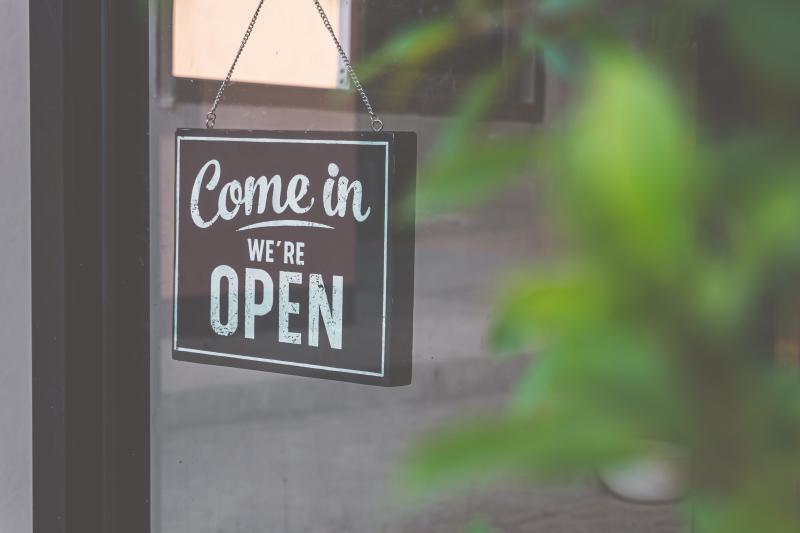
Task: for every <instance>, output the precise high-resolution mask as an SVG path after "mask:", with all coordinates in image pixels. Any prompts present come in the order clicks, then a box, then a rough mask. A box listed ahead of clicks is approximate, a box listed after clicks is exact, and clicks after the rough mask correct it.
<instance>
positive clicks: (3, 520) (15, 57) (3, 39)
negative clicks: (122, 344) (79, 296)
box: [0, 0, 32, 533]
mask: <svg viewBox="0 0 800 533" xmlns="http://www.w3.org/2000/svg"><path fill="white" fill-rule="evenodd" d="M0 56H2V57H1V58H0V105H2V110H1V111H0V122H1V123H2V124H0V531H2V532H9V533H12V532H13V533H26V532H29V531H31V518H32V512H31V303H30V270H31V265H30V263H31V261H30V133H29V130H30V117H29V93H28V80H29V76H28V57H29V56H28V0H0Z"/></svg>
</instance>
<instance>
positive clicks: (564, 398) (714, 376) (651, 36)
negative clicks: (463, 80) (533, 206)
mask: <svg viewBox="0 0 800 533" xmlns="http://www.w3.org/2000/svg"><path fill="white" fill-rule="evenodd" d="M498 17H502V18H503V20H506V21H507V22H508V24H510V25H511V27H512V30H513V31H514V32H516V33H517V34H518V35H519V36H520V39H518V40H517V41H518V42H519V46H518V49H517V50H514V51H512V52H511V53H510V57H511V60H510V61H509V62H508V64H506V65H502V66H498V67H496V68H494V69H492V70H489V71H487V72H484V73H482V74H481V75H479V76H477V77H476V78H475V80H474V81H473V83H472V86H471V87H470V89H469V90H468V91H466V93H465V95H464V97H463V99H462V101H461V102H459V104H458V110H457V112H456V114H455V116H454V117H453V119H452V121H451V122H450V123H449V125H448V126H447V127H446V128H445V131H444V132H443V133H442V135H441V138H440V139H439V141H438V142H439V144H438V149H437V150H435V156H434V157H433V159H432V160H431V161H428V162H427V167H426V172H424V173H423V176H422V178H421V180H420V189H419V197H418V206H419V207H420V208H422V209H423V210H424V211H432V210H442V209H453V208H460V207H463V206H465V205H470V204H472V203H475V202H478V201H481V200H483V199H485V198H487V197H489V196H490V194H491V193H493V192H495V191H497V190H500V189H502V188H505V187H508V186H509V184H510V183H511V182H512V180H525V179H537V180H540V181H541V180H546V181H547V183H548V186H547V187H545V189H546V192H547V194H548V195H551V196H552V198H548V201H547V202H545V204H546V205H548V206H549V207H551V208H552V214H551V215H552V216H551V218H550V220H553V221H554V223H555V225H556V229H555V230H554V231H555V232H556V233H557V234H558V235H559V236H560V237H563V238H564V239H565V241H566V242H567V245H566V246H565V250H564V251H563V253H559V254H558V258H557V259H556V260H553V261H552V262H551V263H550V264H549V265H548V266H547V267H546V268H540V269H538V270H535V271H525V272H521V273H517V274H515V275H510V276H509V278H508V279H507V291H506V296H505V297H504V298H503V299H502V301H501V302H500V304H499V306H498V310H497V312H496V315H495V323H494V326H493V330H492V339H493V343H494V346H495V347H496V349H497V351H498V353H502V354H535V357H531V363H530V365H529V367H528V369H527V371H526V372H525V373H524V375H522V376H521V377H520V380H519V383H518V385H517V387H516V389H515V390H514V391H513V401H512V402H511V404H510V405H509V407H508V409H507V410H506V412H504V413H493V414H492V415H491V416H487V417H485V418H482V419H477V420H474V419H473V420H467V421H464V422H462V423H460V424H455V425H454V426H453V427H449V428H445V429H444V430H442V431H441V432H440V433H438V434H435V435H432V436H431V437H430V439H428V440H427V441H426V442H423V443H420V444H419V446H418V447H417V448H416V449H415V450H414V452H413V454H412V457H411V458H410V459H409V461H408V462H407V464H406V465H405V467H404V469H403V476H404V479H405V480H406V482H407V483H410V484H411V486H413V487H415V488H417V489H423V488H427V489H432V488H436V487H440V486H442V484H443V483H448V482H450V483H452V482H468V481H474V480H486V479H490V478H492V479H493V478H495V477H501V476H515V477H519V476H523V477H525V478H530V479H554V478H556V479H558V478H571V477H573V476H576V475H583V474H587V473H593V472H594V471H595V470H596V469H597V468H598V467H603V466H609V465H610V466H613V465H619V464H624V463H625V462H626V461H628V460H634V459H636V458H637V457H642V456H645V455H646V454H648V453H650V452H652V451H653V449H654V447H657V446H659V444H658V443H665V442H666V443H671V444H672V445H676V446H679V447H680V448H681V449H684V450H686V453H687V456H688V457H689V461H688V465H687V468H686V470H687V475H688V484H689V487H688V489H689V496H688V498H687V501H686V509H687V517H690V516H691V521H692V523H693V525H694V530H695V531H697V532H699V533H754V532H775V533H779V532H780V533H783V532H786V533H796V532H797V531H800V377H799V376H798V372H797V370H796V369H792V368H781V367H779V366H778V365H776V363H775V357H774V342H775V334H774V331H773V330H774V328H773V326H774V325H776V324H780V323H782V322H784V321H790V320H791V319H792V317H796V316H797V315H798V313H797V312H796V311H797V307H798V303H799V302H800V299H798V297H797V293H796V286H797V280H798V279H800V235H799V233H800V153H798V146H797V140H798V137H797V130H798V127H800V121H798V113H800V98H799V97H798V94H799V93H798V90H800V63H798V61H797V58H798V57H800V38H798V37H799V36H800V2H797V0H774V1H773V0H769V1H762V2H753V1H752V0H725V1H722V0H716V1H714V0H704V1H699V0H697V1H690V0H671V1H667V0H664V1H649V2H647V1H623V0H617V1H610V0H605V1H604V0H541V1H534V0H528V1H525V0H518V1H512V2H500V3H498V2H480V1H471V2H464V3H463V5H462V7H461V8H460V9H459V10H458V11H457V12H456V13H449V14H446V15H444V16H443V17H442V18H441V19H439V20H435V21H433V22H431V23H429V24H427V25H425V26H423V27H420V28H416V29H414V30H411V31H410V32H408V33H405V34H403V35H402V36H400V37H398V38H397V39H396V40H394V41H393V42H391V43H390V44H389V45H388V46H387V47H386V48H385V49H384V50H383V51H382V52H380V53H379V54H378V55H377V56H376V58H374V59H373V61H372V62H371V63H370V64H369V65H368V68H367V70H368V71H370V72H372V71H377V70H379V69H381V68H382V67H386V66H387V65H391V63H392V62H395V61H397V60H399V59H402V60H403V61H404V62H406V63H408V62H411V63H413V64H416V65H417V66H421V65H424V64H425V63H426V62H428V61H433V60H434V59H435V58H436V57H437V56H438V55H439V54H442V53H444V52H446V51H448V50H451V49H454V48H455V49H457V47H458V46H460V45H462V44H463V43H464V42H465V41H467V40H468V39H470V38H471V37H472V36H475V35H478V34H480V33H481V32H482V31H489V30H488V28H491V27H493V24H492V21H494V20H497V19H498ZM711 32H713V42H715V43H718V44H719V47H720V50H721V53H722V55H724V56H725V57H727V58H729V59H730V62H731V64H732V66H733V67H734V69H735V72H737V73H738V75H737V77H736V79H735V80H734V82H735V83H736V85H735V86H730V87H727V86H722V85H720V86H719V87H718V89H717V90H718V91H719V92H718V93H715V94H708V91H707V90H706V91H705V93H704V92H703V91H699V90H698V88H699V87H701V86H702V83H708V80H709V79H710V78H711V77H713V75H714V73H713V71H712V70H713V68H714V67H715V65H714V64H710V63H708V62H706V63H703V62H701V61H698V59H699V57H698V56H699V55H700V54H701V53H702V49H701V48H698V46H697V42H698V39H702V38H703V37H704V36H709V35H710V33H711ZM535 52H538V53H540V54H541V55H542V57H544V58H545V60H546V62H547V66H548V72H550V74H551V75H554V76H558V77H559V78H561V82H562V83H564V84H567V85H571V86H572V87H573V89H574V90H575V97H574V101H573V102H572V104H571V106H570V110H569V112H565V113H563V114H562V115H561V116H556V117H548V119H547V124H546V125H545V126H544V127H537V128H535V129H533V130H531V131H528V132H527V133H520V134H507V135H505V136H497V135H488V133H487V128H486V127H485V125H484V123H483V120H484V118H485V117H486V116H487V114H488V113H489V112H490V111H491V109H492V106H493V105H494V104H495V102H496V101H497V99H498V98H499V96H500V93H501V91H502V86H503V84H502V80H503V79H504V77H505V76H508V75H509V70H512V71H513V70H514V69H515V68H517V66H518V65H520V64H522V63H523V62H524V61H526V60H530V58H531V56H532V54H533V53H535ZM706 61H708V60H707V59H706ZM709 69H711V70H709ZM405 71H407V69H404V72H405ZM701 80H705V81H701ZM399 83H402V84H403V86H405V87H410V86H412V85H413V83H414V80H413V79H405V80H401V81H399ZM728 91H730V92H731V93H732V94H738V95H745V97H744V98H742V99H741V101H743V102H747V105H746V107H745V108H742V109H737V110H735V111H737V113H735V114H740V115H742V117H744V118H743V119H740V120H736V119H735V117H733V118H731V117H726V116H723V117H720V116H717V115H718V114H717V115H714V113H708V112H707V109H708V108H709V107H711V108H714V106H715V103H716V102H715V100H717V99H719V100H723V101H724V100H726V99H727V98H728V96H729V95H728V94H727V93H728ZM739 111H740V112H741V113H738V112H739ZM534 177H535V178H534ZM529 357H530V356H529ZM475 527H478V528H480V526H475Z"/></svg>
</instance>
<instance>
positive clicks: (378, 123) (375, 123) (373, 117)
mask: <svg viewBox="0 0 800 533" xmlns="http://www.w3.org/2000/svg"><path fill="white" fill-rule="evenodd" d="M312 1H313V2H314V5H315V6H316V7H317V11H318V12H319V16H320V17H321V18H322V23H323V24H324V25H325V29H327V30H328V33H330V35H331V38H332V39H333V43H334V44H335V45H336V49H337V50H338V51H339V57H341V58H342V63H344V66H345V68H346V69H347V73H348V75H349V76H350V79H351V80H353V86H354V87H355V88H356V91H357V92H358V95H359V97H361V101H362V102H363V103H364V107H365V108H366V110H367V113H368V114H369V120H370V125H371V127H372V129H373V131H376V132H379V131H382V130H383V121H382V120H381V119H380V118H378V115H377V113H375V110H374V109H373V108H372V104H370V102H369V98H368V97H367V93H366V91H365V90H364V87H363V86H362V85H361V81H360V80H359V79H358V76H357V75H356V72H355V70H354V69H353V65H352V64H351V63H350V58H349V57H348V56H347V52H345V51H344V47H343V46H342V44H341V43H340V42H339V38H338V37H336V32H335V31H333V26H332V25H331V21H330V20H329V19H328V15H327V14H326V13H325V9H323V7H322V5H321V4H320V3H319V0H312ZM263 5H264V0H259V2H258V6H257V7H256V11H255V13H253V18H252V19H251V20H250V24H249V25H248V26H247V31H245V32H244V37H242V44H240V45H239V50H238V51H237V52H236V56H235V57H234V58H233V63H231V68H230V69H228V74H227V75H226V76H225V79H224V80H222V83H220V85H219V89H218V90H217V95H216V96H215V97H214V103H213V104H212V105H211V111H209V112H208V114H207V115H206V128H208V129H213V128H214V125H215V124H216V122H217V107H219V104H220V102H221V101H222V96H223V95H224V94H225V89H227V88H228V86H229V85H230V84H231V76H233V71H234V69H235V68H236V63H238V62H239V57H240V56H241V55H242V51H244V47H245V46H246V45H247V41H248V40H249V39H250V34H251V33H252V32H253V27H254V26H255V25H256V21H257V20H258V15H259V13H261V7H262V6H263Z"/></svg>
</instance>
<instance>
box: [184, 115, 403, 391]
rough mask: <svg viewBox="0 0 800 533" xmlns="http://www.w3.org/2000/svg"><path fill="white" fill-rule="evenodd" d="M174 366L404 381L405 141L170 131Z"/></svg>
mask: <svg viewBox="0 0 800 533" xmlns="http://www.w3.org/2000/svg"><path fill="white" fill-rule="evenodd" d="M176 155H177V164H176V168H177V175H176V188H175V274H174V283H175V300H174V332H173V356H174V358H175V359H179V360H183V361H193V362H199V363H207V364H213V365H224V366H234V367H242V368H250V369H257V370H267V371H271V372H281V373H287V374H296V375H303V376H312V377H319V378H326V379H335V380H342V381H354V382H359V383H368V384H374V385H383V386H396V385H406V384H408V383H410V380H411V348H412V315H413V295H414V281H413V276H414V221H413V214H412V213H409V207H408V206H409V204H411V203H413V202H407V201H406V200H408V198H409V197H410V195H413V192H414V185H415V180H416V135H415V134H414V133H405V132H404V133H397V132H383V133H373V132H350V133H330V132H325V133H321V132H320V133H311V132H304V133H300V132H270V131H242V130H210V129H202V130H197V129H182V130H178V131H177V133H176Z"/></svg>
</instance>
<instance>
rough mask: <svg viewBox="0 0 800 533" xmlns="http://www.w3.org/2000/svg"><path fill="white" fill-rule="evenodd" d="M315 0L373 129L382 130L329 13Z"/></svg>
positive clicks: (381, 125)
mask: <svg viewBox="0 0 800 533" xmlns="http://www.w3.org/2000/svg"><path fill="white" fill-rule="evenodd" d="M313 1H314V5H316V6H317V11H319V16H320V17H322V23H323V24H325V28H326V29H327V30H328V33H330V34H331V38H332V39H333V43H334V44H335V45H336V49H337V50H339V57H341V58H342V63H344V66H345V68H346V69H347V73H348V74H349V75H350V79H351V80H353V86H354V87H355V88H356V91H358V95H359V96H360V97H361V101H362V102H364V107H365V108H366V109H367V113H369V120H370V123H371V125H372V129H373V130H374V131H381V130H382V129H383V121H382V120H381V119H379V118H378V115H377V114H376V113H375V110H374V109H372V104H370V103H369V98H368V97H367V93H366V91H365V90H364V87H363V86H362V85H361V81H360V80H359V79H358V76H356V71H355V70H353V65H352V64H351V63H350V58H349V57H347V53H346V52H345V51H344V48H343V47H342V44H341V43H340V42H339V38H338V37H336V32H335V31H333V26H331V21H330V20H328V15H327V14H326V13H325V10H324V9H323V8H322V4H320V3H319V0H313Z"/></svg>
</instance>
